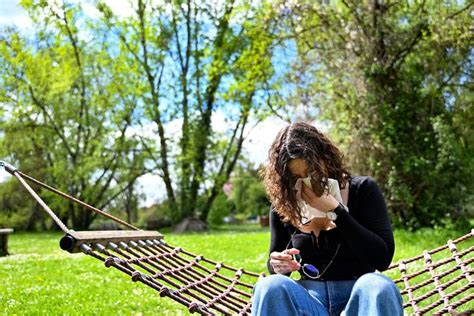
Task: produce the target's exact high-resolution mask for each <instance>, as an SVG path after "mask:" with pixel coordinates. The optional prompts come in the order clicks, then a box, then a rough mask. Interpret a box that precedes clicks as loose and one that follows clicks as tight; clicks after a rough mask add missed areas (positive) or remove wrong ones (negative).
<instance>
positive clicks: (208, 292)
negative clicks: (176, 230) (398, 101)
mask: <svg viewBox="0 0 474 316" xmlns="http://www.w3.org/2000/svg"><path fill="white" fill-rule="evenodd" d="M0 167H4V168H5V170H6V171H7V172H9V173H10V174H12V175H13V176H15V177H16V178H17V179H18V180H19V181H20V183H21V184H22V186H23V187H25V189H26V190H27V191H28V192H29V193H30V195H31V196H32V197H33V198H34V199H35V200H36V201H37V202H38V203H39V204H40V205H41V207H42V208H43V209H44V210H45V211H46V212H47V213H48V214H49V216H50V217H51V218H52V219H53V220H54V221H55V223H56V224H57V225H58V226H59V227H60V228H61V229H62V230H63V231H64V233H65V236H64V237H63V238H62V239H61V241H60V246H61V248H62V249H63V250H66V251H69V252H71V253H75V252H83V253H85V254H86V255H89V256H91V257H94V258H96V259H98V260H100V261H103V262H104V264H105V266H106V267H114V268H116V269H118V270H120V271H122V272H124V273H126V274H128V275H129V276H130V277H131V279H132V281H134V282H137V281H138V282H142V283H143V284H145V285H147V286H149V287H151V288H153V289H155V290H157V291H158V292H159V294H160V296H162V297H163V296H168V297H170V298H171V299H173V300H175V301H176V302H178V303H180V304H182V305H184V306H186V307H187V308H188V309H189V311H190V312H191V313H194V312H197V313H200V314H202V315H215V314H224V315H236V314H238V315H249V314H250V309H251V297H252V288H253V285H254V284H255V283H256V282H257V281H258V279H259V278H261V277H263V276H265V274H264V273H253V272H249V271H245V270H243V269H238V268H234V267H231V266H228V265H225V264H223V263H219V262H215V261H213V260H210V259H207V258H205V257H203V256H200V255H195V254H193V253H191V252H188V251H186V250H183V249H182V248H180V247H172V246H171V245H169V244H167V243H166V242H165V241H164V239H163V235H161V234H160V233H158V232H155V231H143V230H140V229H139V228H137V227H135V226H133V225H131V224H129V223H127V222H125V221H123V220H121V219H119V218H116V217H114V216H112V215H110V214H108V213H105V212H103V211H101V210H99V209H97V208H95V207H93V206H91V205H89V204H86V203H84V202H82V201H80V200H78V199H76V198H74V197H72V196H69V195H67V194H65V193H63V192H61V191H59V190H57V189H55V188H53V187H50V186H48V185H46V184H44V183H42V182H40V181H38V180H36V179H34V178H32V177H30V176H28V175H26V174H24V173H22V172H21V171H19V170H18V169H16V168H15V167H13V166H11V165H9V164H7V163H5V162H3V161H0ZM25 179H26V180H28V181H30V182H32V183H34V184H36V185H38V186H39V187H41V188H44V189H46V190H49V191H51V192H53V193H56V194H57V195H59V196H61V197H63V198H66V199H68V200H71V201H73V202H75V203H78V204H79V205H81V206H82V207H84V208H86V209H88V210H90V211H93V212H95V213H98V214H101V215H103V216H105V217H108V218H110V219H112V220H114V221H116V222H118V223H120V224H122V225H124V226H126V227H128V228H129V229H131V230H117V231H74V230H70V229H69V228H68V227H67V226H66V225H65V224H64V223H62V222H61V220H60V219H59V218H58V217H57V216H56V214H55V213H54V212H53V211H52V210H51V209H50V208H49V207H48V205H46V203H45V202H44V201H43V200H42V199H41V198H40V197H39V196H38V194H37V193H36V192H35V191H34V190H33V189H32V188H31V186H30V185H29V184H28V183H27V181H25ZM473 236H474V229H472V230H471V232H470V233H468V234H466V235H464V236H462V237H460V238H458V239H456V240H449V241H448V242H447V244H446V245H444V246H441V247H438V248H436V249H433V250H431V251H425V252H424V253H423V254H422V255H419V256H416V257H414V258H411V259H405V260H401V261H400V262H399V263H396V264H393V265H391V266H390V267H389V268H388V270H387V271H385V272H384V274H386V275H388V276H390V277H391V278H392V279H393V280H394V282H395V283H396V284H397V285H398V286H399V287H400V289H401V293H402V296H403V299H404V306H403V307H404V309H405V313H406V314H409V315H422V314H430V315H441V314H446V313H449V314H451V315H470V314H474V306H473V303H472V301H473V300H474V289H473V288H474V280H473V277H472V274H473V271H474V269H473V262H474V245H473V241H474V238H472V237H473Z"/></svg>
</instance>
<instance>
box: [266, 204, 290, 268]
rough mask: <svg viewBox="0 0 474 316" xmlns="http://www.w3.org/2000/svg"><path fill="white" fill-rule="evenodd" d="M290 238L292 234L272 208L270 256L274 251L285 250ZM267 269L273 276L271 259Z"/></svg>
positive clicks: (268, 261)
mask: <svg viewBox="0 0 474 316" xmlns="http://www.w3.org/2000/svg"><path fill="white" fill-rule="evenodd" d="M290 238H291V235H290V232H289V231H288V229H287V228H286V227H285V226H284V224H283V222H282V221H281V219H280V216H279V215H278V214H277V213H276V212H275V211H273V208H272V209H271V210H270V250H269V252H268V253H269V254H270V253H272V252H273V251H283V250H285V248H286V246H287V245H288V242H289V241H290ZM290 248H291V247H290ZM267 267H268V271H269V272H270V273H271V274H274V273H275V272H274V271H273V268H272V266H271V265H270V257H269V258H268V260H267Z"/></svg>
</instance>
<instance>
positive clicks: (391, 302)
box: [252, 273, 403, 316]
mask: <svg viewBox="0 0 474 316" xmlns="http://www.w3.org/2000/svg"><path fill="white" fill-rule="evenodd" d="M252 315H259V316H260V315H263V316H264V315H285V316H286V315H312V316H313V315H331V316H332V315H370V316H376V315H384V316H386V315H403V305H402V297H401V295H400V291H399V290H398V288H397V287H396V286H395V284H394V283H393V281H392V280H390V279H389V278H388V277H386V276H384V275H381V274H378V273H367V274H364V275H363V276H361V277H360V278H359V279H357V280H347V281H311V280H300V281H295V280H293V279H291V278H289V277H287V276H284V275H280V274H273V275H270V276H267V277H265V278H263V279H261V280H259V281H258V282H257V284H256V285H255V288H254V294H253V297H252Z"/></svg>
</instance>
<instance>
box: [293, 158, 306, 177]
mask: <svg viewBox="0 0 474 316" xmlns="http://www.w3.org/2000/svg"><path fill="white" fill-rule="evenodd" d="M288 170H289V171H290V173H291V175H292V176H293V177H297V178H306V177H307V176H308V172H309V171H308V163H307V162H306V160H304V159H300V158H297V159H293V160H291V161H290V163H289V164H288Z"/></svg>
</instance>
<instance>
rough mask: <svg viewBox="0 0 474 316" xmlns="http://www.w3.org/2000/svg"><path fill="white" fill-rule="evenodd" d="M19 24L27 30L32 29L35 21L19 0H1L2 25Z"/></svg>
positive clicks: (18, 25)
mask: <svg viewBox="0 0 474 316" xmlns="http://www.w3.org/2000/svg"><path fill="white" fill-rule="evenodd" d="M12 25H14V26H17V27H18V28H19V29H21V30H23V31H26V30H32V28H33V21H32V20H31V19H30V17H29V16H28V14H27V13H26V11H25V10H24V9H23V7H21V6H20V4H19V1H17V0H7V1H0V27H4V26H12Z"/></svg>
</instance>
